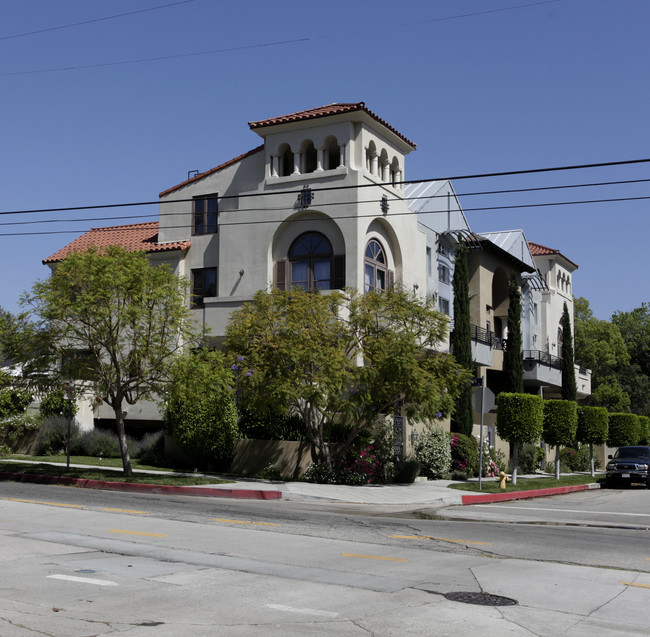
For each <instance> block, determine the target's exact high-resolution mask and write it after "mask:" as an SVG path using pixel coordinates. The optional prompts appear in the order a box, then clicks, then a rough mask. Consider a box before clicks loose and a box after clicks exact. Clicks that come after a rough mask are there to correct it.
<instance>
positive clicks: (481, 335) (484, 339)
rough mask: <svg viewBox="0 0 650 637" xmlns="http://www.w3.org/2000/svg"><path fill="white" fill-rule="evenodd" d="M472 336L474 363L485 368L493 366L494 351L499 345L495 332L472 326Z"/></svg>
mask: <svg viewBox="0 0 650 637" xmlns="http://www.w3.org/2000/svg"><path fill="white" fill-rule="evenodd" d="M471 330H472V332H471V334H472V361H474V363H476V364H477V365H483V366H485V367H491V366H492V349H493V348H494V345H495V344H496V343H497V341H498V339H496V338H495V336H494V332H490V331H489V330H486V329H484V328H482V327H479V326H478V325H472V326H471Z"/></svg>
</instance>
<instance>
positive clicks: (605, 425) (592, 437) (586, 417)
mask: <svg viewBox="0 0 650 637" xmlns="http://www.w3.org/2000/svg"><path fill="white" fill-rule="evenodd" d="M649 420H650V419H649ZM608 431H609V415H608V413H607V409H605V408H604V407H578V428H577V430H576V439H577V440H578V441H579V442H586V443H590V444H594V445H602V444H604V443H605V442H606V441H607V433H608Z"/></svg>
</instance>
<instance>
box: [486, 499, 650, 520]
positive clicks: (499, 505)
mask: <svg viewBox="0 0 650 637" xmlns="http://www.w3.org/2000/svg"><path fill="white" fill-rule="evenodd" d="M495 504H498V503H496V502H495ZM473 506H474V507H483V508H486V507H491V508H494V504H474V505H473ZM498 508H499V509H517V510H519V511H559V512H560V513H596V514H598V515H632V516H634V517H641V518H650V513H616V512H615V511H579V510H577V509H543V508H542V507H523V506H522V507H515V506H507V505H501V504H498Z"/></svg>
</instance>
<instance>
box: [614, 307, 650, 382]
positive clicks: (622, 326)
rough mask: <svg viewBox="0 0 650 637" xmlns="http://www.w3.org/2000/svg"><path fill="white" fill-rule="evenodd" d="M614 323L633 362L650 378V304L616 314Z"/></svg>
mask: <svg viewBox="0 0 650 637" xmlns="http://www.w3.org/2000/svg"><path fill="white" fill-rule="evenodd" d="M612 323H613V324H614V325H616V326H617V327H618V329H619V330H620V332H621V336H622V337H623V341H624V342H625V345H626V346H627V351H628V352H629V354H630V359H631V362H632V363H633V364H636V365H638V366H639V367H640V368H641V371H642V372H643V373H644V374H645V375H646V376H650V304H648V303H642V304H641V307H637V308H635V309H634V310H632V311H631V312H614V315H613V316H612Z"/></svg>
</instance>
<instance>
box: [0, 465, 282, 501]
mask: <svg viewBox="0 0 650 637" xmlns="http://www.w3.org/2000/svg"><path fill="white" fill-rule="evenodd" d="M0 480H12V481H15V482H34V483H37V484H62V485H65V486H74V487H79V488H81V489H104V490H106V491H128V492H132V493H154V494H158V495H195V496H202V497H213V498H240V499H244V500H279V499H280V498H281V497H282V492H281V491H265V490H263V489H222V488H218V487H175V486H169V485H161V484H140V483H136V482H109V481H105V480H87V479H85V478H67V477H65V476H38V475H32V474H28V473H8V472H0Z"/></svg>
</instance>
